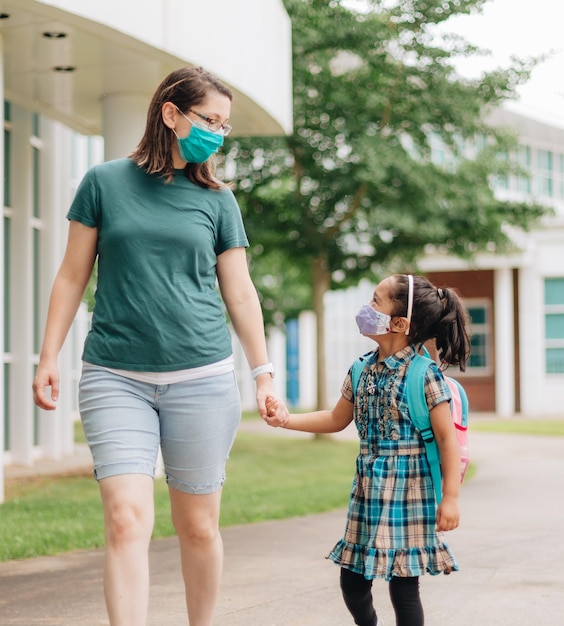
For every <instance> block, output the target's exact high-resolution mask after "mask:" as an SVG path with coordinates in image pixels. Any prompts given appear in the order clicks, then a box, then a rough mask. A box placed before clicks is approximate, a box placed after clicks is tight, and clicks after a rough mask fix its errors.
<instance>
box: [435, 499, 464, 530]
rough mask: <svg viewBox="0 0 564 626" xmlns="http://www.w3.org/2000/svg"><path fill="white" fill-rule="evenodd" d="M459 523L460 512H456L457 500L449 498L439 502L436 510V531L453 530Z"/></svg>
mask: <svg viewBox="0 0 564 626" xmlns="http://www.w3.org/2000/svg"><path fill="white" fill-rule="evenodd" d="M459 522H460V511H459V510H458V500H457V498H452V497H449V496H446V497H444V496H443V499H442V500H441V503H440V504H439V506H438V508H437V530H438V531H447V530H454V529H455V528H457V527H458V524H459Z"/></svg>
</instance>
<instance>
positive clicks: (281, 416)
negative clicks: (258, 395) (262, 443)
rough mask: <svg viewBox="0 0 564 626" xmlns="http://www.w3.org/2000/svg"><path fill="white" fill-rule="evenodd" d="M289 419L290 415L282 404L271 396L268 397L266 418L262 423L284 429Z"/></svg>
mask: <svg viewBox="0 0 564 626" xmlns="http://www.w3.org/2000/svg"><path fill="white" fill-rule="evenodd" d="M289 419H290V414H289V413H288V409H287V408H286V405H285V404H284V402H282V401H281V400H279V399H278V398H275V397H273V396H268V397H267V398H266V417H265V420H264V421H265V422H266V423H267V424H268V425H269V426H274V427H277V426H282V427H284V426H285V425H286V424H287V423H288V420H289Z"/></svg>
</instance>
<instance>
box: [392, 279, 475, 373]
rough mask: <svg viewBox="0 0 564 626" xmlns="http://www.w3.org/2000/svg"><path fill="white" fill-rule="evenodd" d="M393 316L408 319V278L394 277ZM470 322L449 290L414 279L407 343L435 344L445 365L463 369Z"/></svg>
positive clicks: (468, 345) (457, 297)
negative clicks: (428, 342) (408, 341)
mask: <svg viewBox="0 0 564 626" xmlns="http://www.w3.org/2000/svg"><path fill="white" fill-rule="evenodd" d="M395 278H396V286H397V288H396V289H395V290H394V291H395V293H393V294H392V293H391V294H390V297H391V298H392V300H393V301H394V313H393V316H402V317H406V316H407V299H408V295H409V294H408V290H409V285H408V278H407V276H406V275H404V274H400V275H397V276H396V277H395ZM468 326H469V318H468V313H467V312H466V309H465V308H464V305H463V304H462V300H461V298H460V296H459V295H458V294H457V293H456V291H454V289H450V288H448V287H442V288H440V289H437V287H435V286H434V285H433V284H432V283H431V282H430V281H429V280H427V279H426V278H424V277H423V276H414V277H413V311H412V315H411V325H410V329H409V338H410V343H415V344H417V345H420V344H423V343H425V342H426V341H429V340H430V339H434V340H435V344H436V347H437V351H438V354H439V359H440V361H441V363H442V364H444V365H458V366H459V367H460V369H461V370H462V371H464V370H465V369H466V361H467V360H468V357H469V355H470V337H469V334H468Z"/></svg>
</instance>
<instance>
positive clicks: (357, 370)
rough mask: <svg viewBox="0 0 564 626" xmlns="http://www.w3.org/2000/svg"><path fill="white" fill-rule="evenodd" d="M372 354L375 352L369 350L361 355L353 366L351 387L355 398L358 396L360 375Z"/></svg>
mask: <svg viewBox="0 0 564 626" xmlns="http://www.w3.org/2000/svg"><path fill="white" fill-rule="evenodd" d="M371 354H373V353H372V352H367V353H366V354H363V355H362V356H359V357H358V359H357V360H356V361H355V362H354V363H353V364H352V366H351V387H352V392H353V398H355V397H356V390H357V389H358V383H359V382H360V375H361V374H362V370H363V369H364V366H365V365H366V364H367V363H368V361H369V357H370V355H371Z"/></svg>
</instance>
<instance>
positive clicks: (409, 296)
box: [405, 274, 413, 335]
mask: <svg viewBox="0 0 564 626" xmlns="http://www.w3.org/2000/svg"><path fill="white" fill-rule="evenodd" d="M407 284H408V291H407V329H406V331H405V334H406V335H409V327H410V326H411V313H412V311H413V276H412V275H411V274H408V275H407Z"/></svg>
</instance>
